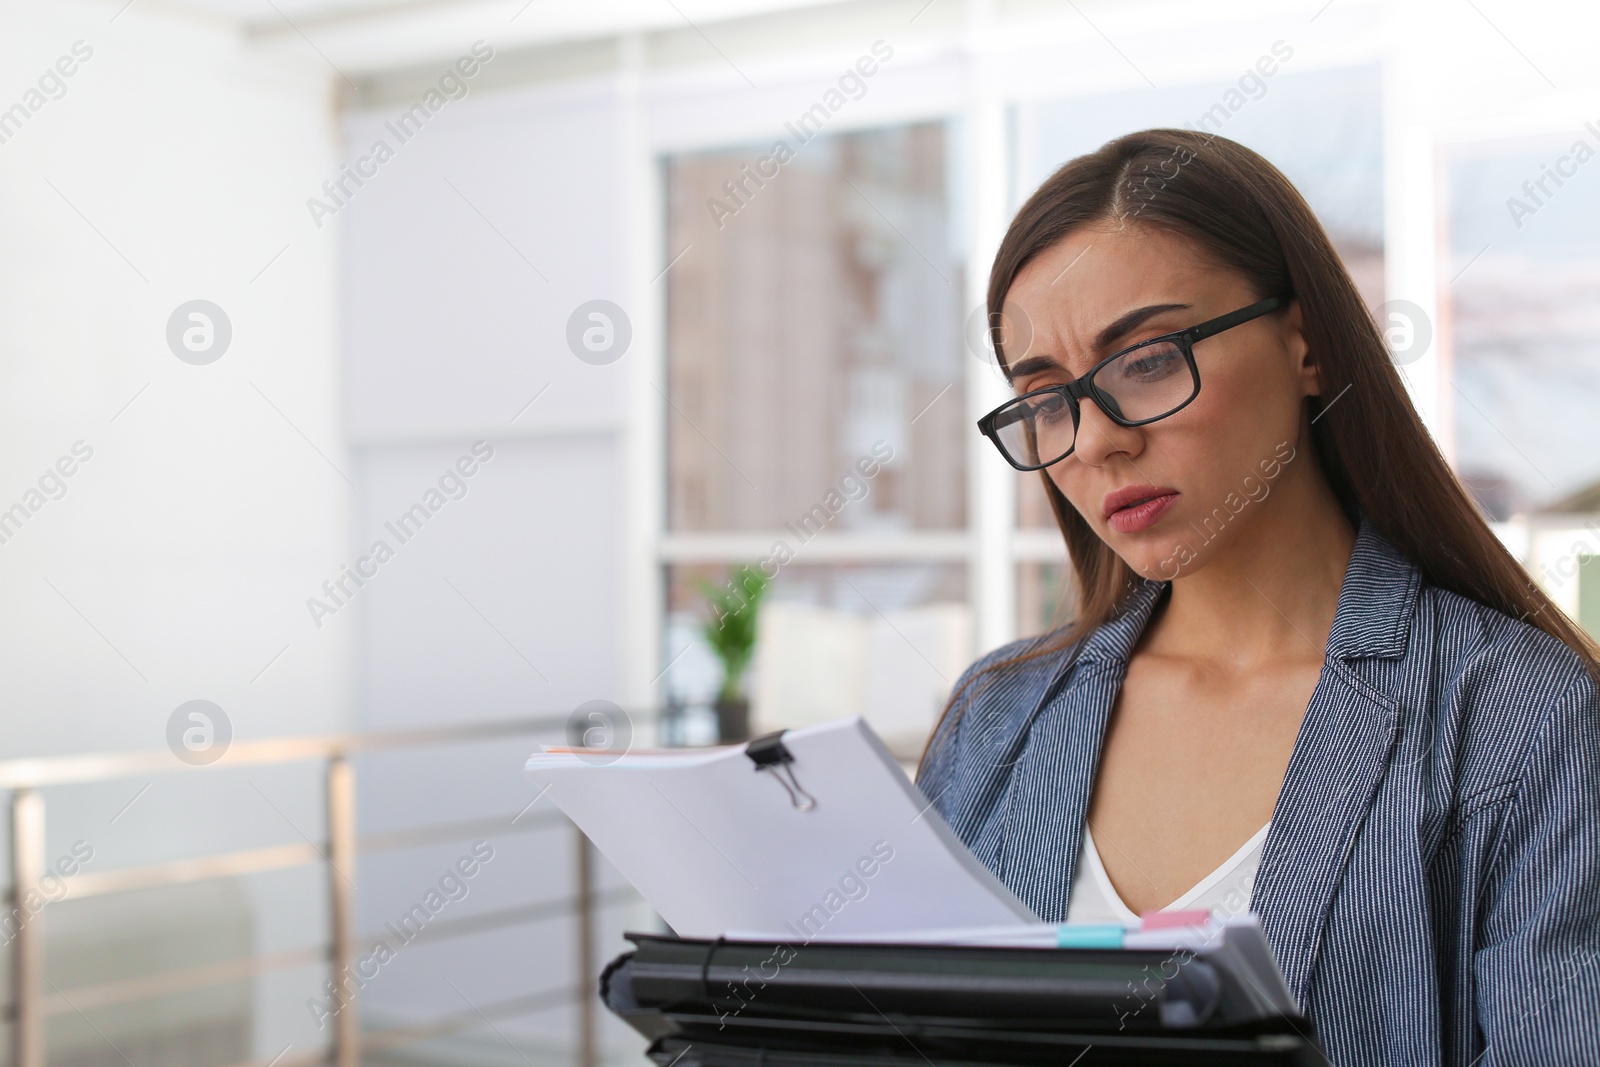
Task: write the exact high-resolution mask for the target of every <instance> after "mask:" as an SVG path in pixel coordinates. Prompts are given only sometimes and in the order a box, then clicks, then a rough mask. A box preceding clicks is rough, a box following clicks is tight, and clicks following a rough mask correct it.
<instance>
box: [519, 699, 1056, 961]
mask: <svg viewBox="0 0 1600 1067" xmlns="http://www.w3.org/2000/svg"><path fill="white" fill-rule="evenodd" d="M783 744H784V746H785V747H786V748H787V749H788V750H789V752H790V754H791V755H792V756H793V757H794V762H792V763H790V764H788V765H787V766H788V770H790V771H792V772H793V774H794V777H795V779H796V780H797V781H798V783H799V785H800V787H801V788H802V789H804V790H805V792H806V793H807V794H809V795H810V796H811V797H813V798H815V801H816V804H815V807H814V808H812V810H810V811H801V810H798V809H797V808H796V807H795V806H794V804H793V803H792V801H791V798H790V795H789V792H788V791H787V790H786V789H785V788H784V786H783V784H782V782H780V781H779V780H778V778H777V777H776V776H775V774H774V772H773V771H771V770H762V771H757V770H756V768H755V764H754V762H753V761H752V760H751V759H750V757H749V756H748V755H746V754H745V751H744V746H743V745H731V746H723V747H719V748H715V749H698V750H687V751H683V752H672V751H666V752H663V751H660V750H657V751H654V752H639V753H630V754H624V755H621V756H618V757H615V758H612V757H609V756H600V755H598V754H596V753H594V752H592V751H584V752H579V753H572V752H561V751H551V752H541V753H536V754H534V756H533V757H532V758H530V759H529V760H528V765H527V769H528V773H529V775H530V777H531V778H532V779H533V780H534V782H535V785H536V787H538V788H544V787H546V786H548V792H547V793H546V794H545V798H546V799H547V800H550V801H553V802H554V803H555V804H556V805H557V806H558V807H560V808H561V810H562V811H564V812H565V813H566V814H567V816H568V817H569V818H571V819H572V821H573V822H574V823H576V824H577V825H578V827H579V828H580V829H582V830H583V832H584V833H585V834H587V835H588V837H589V839H590V840H591V841H593V842H594V844H595V846H596V847H598V848H599V849H600V851H601V852H602V853H604V854H605V856H606V858H607V859H609V860H610V861H611V862H612V863H613V864H614V865H615V866H616V867H617V869H618V870H620V871H621V872H622V874H623V875H624V876H625V877H626V878H627V879H628V880H629V881H630V882H632V883H633V885H634V886H635V888H637V889H638V890H639V892H641V893H642V894H644V897H645V899H646V900H648V901H649V902H650V904H651V906H652V907H654V908H655V909H656V911H657V912H658V913H660V915H661V916H662V918H664V919H665V920H666V921H667V923H668V924H669V925H670V926H671V927H672V929H673V930H674V931H675V932H676V933H677V934H679V935H680V936H682V937H716V936H719V935H721V934H723V933H725V932H727V931H729V930H771V931H775V932H787V933H788V936H790V937H791V938H793V939H795V940H797V941H802V942H803V941H808V940H810V939H811V938H813V937H816V936H818V935H820V934H822V933H824V932H826V933H827V934H829V935H832V936H838V935H878V934H891V933H896V932H902V931H915V930H927V929H931V928H939V927H976V926H991V925H993V926H1014V925H1016V924H1018V923H1036V922H1038V921H1039V918H1038V916H1036V915H1034V914H1033V912H1032V911H1030V910H1029V909H1028V908H1027V907H1026V906H1025V905H1024V904H1023V903H1022V902H1021V901H1019V900H1018V899H1017V898H1016V896H1015V895H1014V894H1012V892H1011V891H1010V890H1009V889H1007V888H1006V887H1005V886H1004V885H1003V884H1002V883H1001V882H1000V880H999V879H997V878H996V877H995V876H994V875H993V873H991V872H990V871H989V870H988V868H986V867H984V866H983V865H982V864H981V863H979V862H978V860H977V858H976V857H974V856H973V855H972V853H971V851H970V850H968V849H967V847H966V846H965V845H964V844H962V842H961V840H960V839H959V838H957V837H956V836H955V834H954V833H953V832H952V831H951V830H950V828H949V827H948V826H946V825H945V823H944V821H943V820H942V819H940V817H939V815H938V813H937V812H935V811H934V810H933V808H932V807H931V806H929V805H928V802H927V801H926V800H925V799H924V798H923V796H922V793H921V792H920V791H919V790H918V789H917V787H916V786H915V785H914V784H913V783H912V782H911V780H910V779H909V778H907V777H906V774H905V772H904V771H903V770H902V769H901V768H900V765H899V764H898V763H896V762H895V760H894V757H893V756H891V755H890V754H889V751H888V750H887V749H886V748H885V747H884V746H883V743H882V742H881V741H880V740H879V739H878V737H877V736H876V735H875V734H874V733H873V732H872V729H871V727H869V726H868V725H867V724H866V723H865V722H863V721H862V720H861V719H860V718H859V717H851V718H847V719H840V720H837V721H835V722H829V723H821V724H819V725H816V726H808V727H803V728H800V729H796V730H790V731H788V732H786V733H785V734H784V735H783Z"/></svg>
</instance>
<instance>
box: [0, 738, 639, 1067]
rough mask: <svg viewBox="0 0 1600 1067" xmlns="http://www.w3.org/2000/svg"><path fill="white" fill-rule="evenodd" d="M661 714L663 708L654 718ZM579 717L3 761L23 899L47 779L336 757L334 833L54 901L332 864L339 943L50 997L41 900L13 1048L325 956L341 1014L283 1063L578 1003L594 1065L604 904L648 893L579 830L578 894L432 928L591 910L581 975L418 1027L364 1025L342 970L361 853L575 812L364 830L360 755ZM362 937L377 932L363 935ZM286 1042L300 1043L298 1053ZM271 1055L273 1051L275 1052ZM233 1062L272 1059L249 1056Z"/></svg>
mask: <svg viewBox="0 0 1600 1067" xmlns="http://www.w3.org/2000/svg"><path fill="white" fill-rule="evenodd" d="M658 714H659V713H658V712H656V711H654V710H652V711H651V712H649V713H648V717H649V718H654V717H656V716H657V715H658ZM566 723H567V717H566V716H549V717H540V718H532V719H517V720H510V721H503V722H487V723H472V724H468V725H465V726H453V727H440V728H432V729H422V730H403V731H387V732H374V733H345V734H334V735H326V736H317V737H292V738H275V739H269V740H262V741H248V742H239V743H236V744H234V745H232V746H231V747H230V748H229V749H228V751H227V752H225V753H224V754H223V755H222V756H221V758H219V759H217V760H216V761H214V762H212V763H210V764H206V765H203V766H195V765H190V764H187V763H183V762H181V761H178V760H175V759H174V758H173V756H172V754H171V753H170V752H166V751H160V752H131V753H129V752H101V753H87V754H81V755H72V756H53V757H42V758H31V759H17V760H6V761H0V789H10V790H11V791H12V797H11V889H10V890H9V892H7V893H6V894H5V898H6V899H7V900H8V901H10V902H16V901H22V900H25V899H27V898H28V896H29V894H30V893H33V892H36V891H37V890H38V889H39V886H40V883H41V880H42V878H43V876H44V872H45V870H46V867H45V863H46V857H45V840H44V830H45V809H44V798H43V797H42V796H40V795H39V793H38V790H39V789H40V788H42V787H45V786H59V785H76V784H87V783H92V782H104V781H112V780H116V779H121V778H130V777H144V776H148V775H152V774H162V773H179V772H182V773H192V772H202V773H203V772H209V771H211V770H213V769H217V768H229V767H243V766H260V765H265V764H281V763H293V762H302V761H307V760H322V761H325V762H326V765H327V766H326V772H325V780H326V786H327V793H326V795H327V838H326V840H325V842H323V843H322V844H321V845H318V844H316V843H313V842H309V841H307V842H303V843H295V844H287V845H274V846H267V847H264V848H253V849H241V850H236V851H233V852H225V853H219V854H213V855H207V856H197V857H190V858H185V859H180V860H171V861H167V862H164V863H155V864H149V865H143V866H132V867H121V868H117V869H114V870H110V871H94V872H84V873H81V874H79V875H77V876H75V877H74V878H73V880H72V881H71V882H70V883H69V884H68V893H67V894H66V895H65V896H60V897H57V898H56V899H55V900H54V901H49V902H50V903H57V902H59V901H60V900H65V899H69V898H82V897H89V896H98V895H104V894H111V893H125V892H129V891H132V890H135V889H142V888H148V887H151V886H166V885H178V884H183V883H186V882H193V881H200V880H204V879H209V878H221V877H228V876H232V875H239V874H245V873H252V872H256V871H267V870H278V869H282V868H286V867H296V866H306V865H310V864H315V863H321V864H323V865H325V866H326V868H327V886H328V894H329V902H330V926H331V931H330V936H329V940H328V942H327V943H326V944H320V945H312V946H303V947H301V948H295V949H288V950H284V951H279V952H272V953H261V954H256V955H253V956H242V957H237V958H234V959H229V960H223V961H218V962H212V963H207V964H202V965H198V966H194V967H186V968H179V969H176V970H172V971H164V972H157V973H154V974H147V975H142V976H140V977H138V978H132V979H119V980H114V981H109V982H102V983H96V984H92V985H87V986H80V987H77V988H74V989H69V990H65V991H63V990H59V989H54V987H53V986H52V990H53V992H52V993H51V994H50V995H49V996H46V995H45V993H44V987H45V985H46V984H47V983H46V980H45V976H44V959H43V919H44V911H43V909H41V910H40V911H38V912H37V913H35V914H32V915H29V914H28V909H26V908H21V907H18V908H15V909H14V910H15V917H16V919H17V929H16V933H15V935H14V942H15V943H14V946H13V953H12V970H13V975H12V979H13V980H12V988H13V998H14V999H13V1002H12V1003H11V1004H7V1005H4V1006H3V1007H0V1018H3V1019H5V1020H6V1021H9V1022H11V1023H12V1029H11V1034H12V1038H11V1044H12V1059H11V1062H12V1063H13V1064H14V1065H15V1067H44V1064H45V1046H44V1034H45V1028H44V1022H45V1019H46V1018H47V1017H50V1016H54V1015H58V1014H62V1013H65V1012H69V1011H81V1010H82V1009H83V1008H84V1007H104V1006H107V1005H111V1004H122V1003H128V1002H131V1001H137V1000H144V999H149V998H151V997H155V996H162V995H167V994H171V993H176V992H182V991H184V990H188V989H194V988H199V987H202V986H205V985H211V984H215V983H218V982H223V981H238V980H242V979H244V978H248V977H251V976H253V975H256V974H262V973H266V972H269V971H276V970H283V969H287V968H293V967H302V966H305V965H307V964H311V963H316V962H320V961H323V960H326V961H327V963H328V967H329V973H330V976H331V977H332V979H333V985H334V989H335V998H336V1003H337V1004H338V1007H339V1012H338V1015H337V1017H336V1020H335V1024H336V1025H335V1033H334V1039H333V1043H332V1045H331V1046H330V1047H321V1048H319V1049H316V1050H308V1051H306V1052H305V1053H302V1054H299V1055H296V1056H293V1057H289V1058H284V1057H283V1056H282V1054H280V1057H279V1058H278V1059H277V1060H276V1061H275V1062H276V1063H277V1065H278V1067H291V1065H309V1064H314V1063H327V1062H330V1061H331V1062H332V1063H334V1064H336V1065H337V1067H356V1065H357V1064H359V1062H360V1057H361V1053H362V1051H363V1049H365V1050H367V1051H373V1052H376V1051H379V1050H381V1049H389V1048H395V1047H398V1046H400V1045H404V1044H410V1043H413V1042H416V1041H422V1040H426V1039H429V1038H433V1037H439V1036H442V1035H444V1034H448V1033H453V1032H456V1031H458V1030H461V1029H465V1028H467V1027H470V1026H472V1025H475V1024H477V1023H479V1022H482V1021H483V1020H484V1019H486V1018H487V1019H492V1018H497V1017H501V1016H509V1015H512V1014H522V1013H525V1012H526V1011H530V1010H536V1009H537V1008H538V1007H544V1006H554V1005H556V1004H563V1003H570V1002H571V1001H572V1000H574V999H576V1000H577V1002H578V1004H579V1012H578V1033H577V1035H576V1045H577V1049H578V1063H579V1065H580V1067H595V1064H596V1062H597V1060H598V1056H599V1051H598V1044H597V1038H598V1032H597V1028H598V1019H597V1013H596V1011H595V1010H594V1004H593V1003H592V1002H593V1000H594V999H595V993H594V990H595V980H596V974H597V971H596V966H595V962H596V961H595V959H594V953H593V948H594V945H593V942H594V935H595V921H594V910H595V908H596V907H597V906H599V905H601V904H606V903H611V902H613V901H618V900H622V899H627V898H630V897H636V896H637V894H636V893H635V892H634V891H633V890H632V889H631V888H628V887H619V888H617V889H613V890H609V891H607V892H604V893H598V892H596V891H595V888H594V885H593V862H592V855H591V850H590V846H589V844H588V840H587V839H586V838H585V837H584V836H583V834H582V833H581V832H578V831H577V830H576V828H574V835H575V844H576V847H577V850H578V860H577V864H576V879H575V880H576V883H577V884H576V886H575V887H574V889H575V891H574V892H573V894H572V895H571V896H567V897H559V898H556V899H553V900H547V901H540V902H538V903H535V904H531V905H522V906H520V907H514V908H506V909H501V910H499V911H495V912H490V913H486V914H482V915H471V916H463V917H461V918H457V919H451V920H447V921H444V922H442V923H439V924H434V925H430V926H429V927H427V928H426V929H425V931H423V932H424V933H426V934H427V936H428V937H429V939H430V940H434V939H442V938H450V937H460V936H465V935H468V934H472V933H479V932H482V931H484V930H490V929H497V928H500V927H505V926H511V925H516V924H521V923H526V922H532V921H536V920H539V919H543V918H548V917H550V916H552V915H557V914H561V913H562V912H563V911H570V912H575V913H576V915H577V918H578V924H577V925H578V938H579V944H578V953H577V958H578V969H579V975H578V981H577V983H576V984H574V985H572V986H564V987H558V988H556V989H552V990H544V991H541V992H539V993H535V994H531V995H528V996H524V997H519V998H516V999H514V1000H511V1001H506V1002H505V1003H503V1004H499V1005H490V1006H488V1007H486V1008H484V1009H483V1011H481V1012H480V1011H478V1010H477V1009H474V1010H472V1011H471V1012H467V1013H460V1014H457V1015H451V1016H447V1017H445V1018H444V1019H441V1020H439V1021H437V1022H435V1023H430V1024H427V1025H424V1026H408V1027H399V1028H391V1029H387V1030H379V1031H371V1032H367V1033H365V1034H364V1033H362V1031H361V1029H360V1020H359V1016H358V1014H357V1010H356V1004H355V998H354V997H353V996H352V995H350V994H349V992H348V990H347V989H345V988H343V984H342V983H341V981H340V979H341V976H342V975H346V974H348V973H349V968H350V962H351V956H352V947H353V945H354V944H356V943H357V940H358V939H357V937H356V936H355V934H354V927H353V922H354V912H355V901H354V889H353V886H352V885H351V883H350V882H349V880H348V879H347V878H345V877H344V875H343V874H342V873H341V872H342V871H345V870H349V869H350V868H351V867H352V866H353V865H354V863H355V858H356V856H357V855H358V854H361V853H367V852H376V851H387V850H392V849H399V848H411V847H416V846H418V845H423V844H432V843H438V842H442V841H450V840H463V839H467V838H471V837H475V836H478V835H479V833H480V832H481V831H484V830H488V829H493V830H495V831H496V832H498V833H505V832H506V831H507V830H508V829H511V830H512V831H513V832H523V831H527V830H533V829H538V828H541V827H545V826H548V825H549V824H550V823H552V822H559V821H564V817H563V816H561V815H560V814H559V813H556V812H539V813H534V814H531V815H524V814H522V813H519V814H518V815H517V816H515V817H514V818H512V819H511V820H510V821H509V823H508V822H507V821H506V820H505V819H504V818H503V817H500V818H496V819H492V820H485V819H475V820H466V821H458V822H453V823H439V824H434V825H431V826H423V827H413V828H409V829H405V830H398V831H387V832H384V833H379V834H373V835H369V836H367V837H365V838H357V836H356V832H355V770H354V767H353V766H352V765H351V763H350V761H349V756H350V755H351V754H353V753H357V752H371V751H378V750H383V749H394V748H410V747H420V746H428V745H437V744H457V743H462V742H468V741H475V740H485V739H492V738H500V737H517V736H526V735H530V734H537V733H547V732H550V731H552V730H564V729H565V727H566ZM361 940H367V939H366V938H362V939H361ZM286 1051H287V1050H286ZM263 1062H264V1061H263ZM234 1067H261V1065H260V1064H257V1063H254V1062H253V1061H252V1063H251V1064H239V1065H234Z"/></svg>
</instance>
